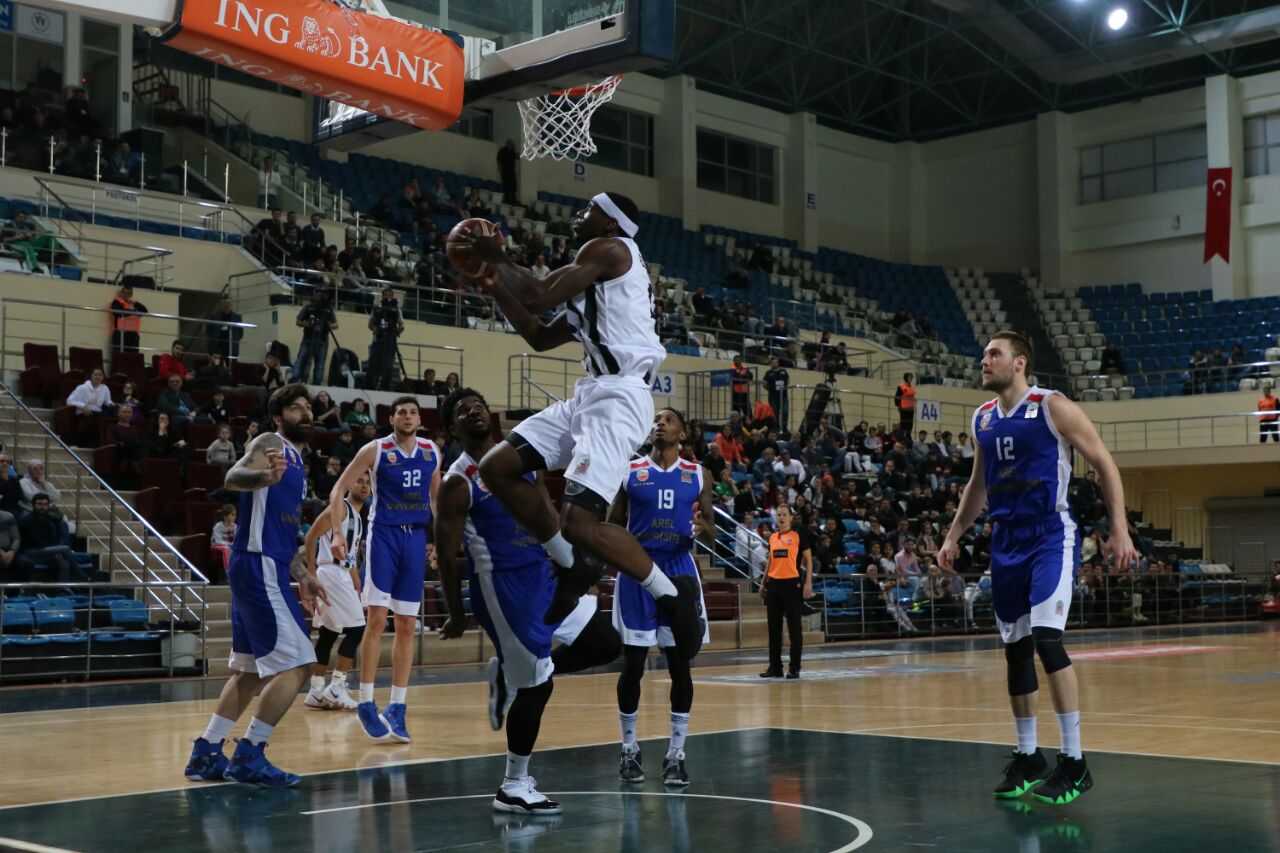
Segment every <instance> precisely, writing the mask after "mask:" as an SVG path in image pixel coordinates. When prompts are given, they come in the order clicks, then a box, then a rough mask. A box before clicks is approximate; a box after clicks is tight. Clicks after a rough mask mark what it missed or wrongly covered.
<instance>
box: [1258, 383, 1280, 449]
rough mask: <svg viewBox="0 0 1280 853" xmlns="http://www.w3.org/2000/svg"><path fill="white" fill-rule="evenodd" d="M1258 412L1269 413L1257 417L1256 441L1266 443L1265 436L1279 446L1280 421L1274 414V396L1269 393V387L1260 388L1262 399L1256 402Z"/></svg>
mask: <svg viewBox="0 0 1280 853" xmlns="http://www.w3.org/2000/svg"><path fill="white" fill-rule="evenodd" d="M1258 411H1259V412H1264V413H1269V414H1263V415H1261V416H1259V417H1258V441H1260V442H1262V443H1263V444H1266V443H1267V436H1268V435H1269V436H1271V438H1272V440H1273V441H1275V442H1276V443H1277V444H1280V420H1277V418H1278V417H1280V416H1278V415H1277V414H1276V396H1275V395H1274V394H1272V393H1271V386H1270V385H1269V384H1268V385H1263V386H1262V397H1261V398H1259V400H1258Z"/></svg>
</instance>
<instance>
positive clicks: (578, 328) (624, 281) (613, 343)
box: [567, 237, 667, 378]
mask: <svg viewBox="0 0 1280 853" xmlns="http://www.w3.org/2000/svg"><path fill="white" fill-rule="evenodd" d="M613 239H616V240H618V241H620V242H621V243H622V244H623V245H625V246H626V247H627V250H628V251H629V252H631V268H630V269H629V270H627V271H626V272H625V273H624V274H622V275H620V276H618V277H617V278H614V279H610V280H608V281H598V282H595V283H594V284H592V285H591V286H590V287H588V288H587V289H586V290H584V291H582V292H581V293H579V294H578V295H577V296H575V297H573V299H571V300H570V301H569V305H568V312H567V316H568V320H569V325H570V326H572V327H573V329H574V337H576V338H577V339H578V340H579V341H581V342H582V348H583V350H585V353H586V354H585V357H584V358H583V359H582V366H583V367H585V368H586V369H587V372H588V373H590V374H591V375H592V376H637V377H641V378H643V377H646V376H650V375H652V374H653V372H654V371H656V370H657V369H658V367H659V366H660V365H661V364H662V360H663V359H664V358H666V356H667V351H666V350H665V349H663V347H662V344H661V342H659V340H658V334H657V332H656V331H655V330H654V327H653V326H654V324H653V293H652V291H651V290H650V288H649V270H648V268H647V267H646V266H645V263H644V258H642V257H640V247H639V246H637V245H636V241H635V240H632V239H631V238H629V237H615V238H613Z"/></svg>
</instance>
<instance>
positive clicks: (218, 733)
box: [203, 714, 236, 743]
mask: <svg viewBox="0 0 1280 853" xmlns="http://www.w3.org/2000/svg"><path fill="white" fill-rule="evenodd" d="M235 724H236V721H235V720H228V719H227V718H226V717H219V716H218V715H217V714H214V715H213V716H212V717H210V718H209V725H208V726H207V727H206V728H205V730H204V735H203V737H204V739H205V740H207V741H209V743H221V742H222V741H224V740H226V739H227V735H229V734H231V728H232V726H234V725H235Z"/></svg>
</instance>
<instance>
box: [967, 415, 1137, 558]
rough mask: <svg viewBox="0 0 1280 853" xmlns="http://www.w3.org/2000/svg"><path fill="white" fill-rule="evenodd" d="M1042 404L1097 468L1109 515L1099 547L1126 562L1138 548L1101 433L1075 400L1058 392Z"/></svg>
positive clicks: (1062, 433) (1117, 475)
mask: <svg viewBox="0 0 1280 853" xmlns="http://www.w3.org/2000/svg"><path fill="white" fill-rule="evenodd" d="M1046 404H1047V405H1048V407H1049V416H1050V417H1051V418H1053V426H1054V427H1055V428H1056V429H1057V430H1058V435H1060V436H1062V438H1063V440H1065V441H1066V442H1067V443H1068V444H1070V445H1071V446H1072V447H1074V448H1075V449H1076V451H1077V452H1078V453H1079V454H1080V455H1081V456H1083V457H1084V458H1085V461H1086V462H1088V463H1089V464H1090V465H1092V466H1093V469H1094V470H1095V471H1097V472H1098V485H1100V486H1101V487H1102V499H1103V500H1104V501H1105V502H1106V504H1107V516H1108V517H1109V518H1110V519H1111V535H1110V536H1108V537H1107V541H1106V542H1104V543H1103V546H1102V549H1103V551H1104V552H1106V553H1108V554H1110V555H1111V558H1112V563H1113V564H1114V565H1116V566H1121V567H1127V566H1129V565H1130V564H1132V563H1133V561H1134V560H1136V559H1138V552H1137V551H1136V550H1135V549H1134V547H1133V541H1132V539H1130V537H1129V518H1128V516H1127V515H1125V510H1124V483H1123V482H1121V480H1120V469H1119V468H1117V467H1116V461H1115V460H1114V459H1112V458H1111V452H1110V451H1109V450H1107V446H1106V445H1105V444H1103V443H1102V436H1100V435H1098V431H1097V429H1095V428H1094V426H1093V421H1091V420H1089V416H1088V415H1086V414H1085V413H1084V409H1082V408H1080V406H1079V405H1078V404H1076V403H1074V402H1072V401H1071V400H1068V399H1067V398H1066V397H1064V396H1062V395H1061V394H1053V395H1051V396H1050V397H1049V399H1048V400H1047V401H1046ZM975 463H976V459H975ZM975 467H976V465H975Z"/></svg>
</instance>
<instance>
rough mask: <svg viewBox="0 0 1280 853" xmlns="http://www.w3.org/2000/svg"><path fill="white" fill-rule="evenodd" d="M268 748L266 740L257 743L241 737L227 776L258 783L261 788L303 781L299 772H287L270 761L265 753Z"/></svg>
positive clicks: (237, 780)
mask: <svg viewBox="0 0 1280 853" xmlns="http://www.w3.org/2000/svg"><path fill="white" fill-rule="evenodd" d="M266 748H267V744H266V741H263V742H262V743H260V744H256V745H255V744H253V743H250V742H249V739H248V738H239V739H238V740H237V741H236V751H235V754H234V755H232V756H231V767H230V768H229V769H228V770H227V778H228V779H230V780H231V781H232V782H240V783H241V784H243V785H257V786H258V787H259V788H292V787H293V786H294V785H296V784H298V782H300V781H302V777H300V776H299V775H298V774H296V773H286V772H285V771H283V770H281V769H280V768H279V767H276V766H275V765H274V764H272V763H271V762H270V761H268V760H267V756H266V755H264V754H263V750H265V749H266Z"/></svg>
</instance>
